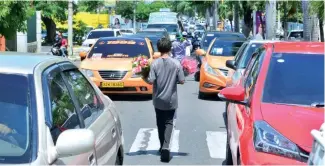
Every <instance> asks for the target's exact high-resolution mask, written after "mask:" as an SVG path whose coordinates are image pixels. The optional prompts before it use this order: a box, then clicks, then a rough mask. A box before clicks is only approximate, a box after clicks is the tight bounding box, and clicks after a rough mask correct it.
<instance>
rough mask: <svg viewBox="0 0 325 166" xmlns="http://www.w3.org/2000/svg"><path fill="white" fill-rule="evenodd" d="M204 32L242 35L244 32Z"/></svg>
mask: <svg viewBox="0 0 325 166" xmlns="http://www.w3.org/2000/svg"><path fill="white" fill-rule="evenodd" d="M206 33H213V34H218V33H222V34H238V35H244V34H242V33H239V32H228V31H207V32H206Z"/></svg>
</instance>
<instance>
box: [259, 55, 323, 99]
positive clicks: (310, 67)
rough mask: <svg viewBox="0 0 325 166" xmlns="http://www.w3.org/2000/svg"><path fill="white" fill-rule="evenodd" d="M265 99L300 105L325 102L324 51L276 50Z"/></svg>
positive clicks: (265, 88) (265, 89)
mask: <svg viewBox="0 0 325 166" xmlns="http://www.w3.org/2000/svg"><path fill="white" fill-rule="evenodd" d="M263 102H266V103H285V104H299V105H311V104H313V103H324V55H312V54H309V55H306V54H293V53H285V54H284V53H283V54H282V53H276V54H273V56H272V59H271V63H270V67H269V70H268V73H267V78H266V81H265V87H264V93H263Z"/></svg>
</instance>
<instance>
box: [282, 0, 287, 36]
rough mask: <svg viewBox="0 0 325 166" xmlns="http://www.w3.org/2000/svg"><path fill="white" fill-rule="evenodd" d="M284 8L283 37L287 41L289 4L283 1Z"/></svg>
mask: <svg viewBox="0 0 325 166" xmlns="http://www.w3.org/2000/svg"><path fill="white" fill-rule="evenodd" d="M282 3H283V7H284V15H283V37H284V39H285V40H287V36H288V29H287V28H288V27H287V14H288V11H287V5H288V2H287V1H283V2H282Z"/></svg>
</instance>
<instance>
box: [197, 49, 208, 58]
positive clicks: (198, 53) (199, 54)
mask: <svg viewBox="0 0 325 166" xmlns="http://www.w3.org/2000/svg"><path fill="white" fill-rule="evenodd" d="M195 53H196V55H198V56H205V54H206V52H205V51H204V50H202V49H197V50H196V51H195Z"/></svg>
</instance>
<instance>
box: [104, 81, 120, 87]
mask: <svg viewBox="0 0 325 166" xmlns="http://www.w3.org/2000/svg"><path fill="white" fill-rule="evenodd" d="M101 87H103V88H123V87H124V82H102V84H101Z"/></svg>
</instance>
